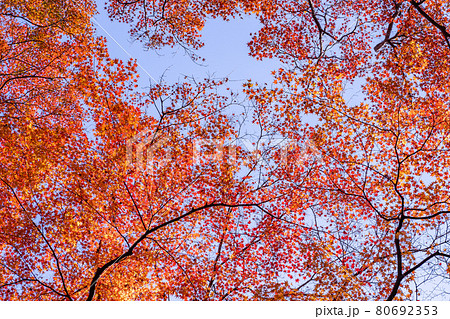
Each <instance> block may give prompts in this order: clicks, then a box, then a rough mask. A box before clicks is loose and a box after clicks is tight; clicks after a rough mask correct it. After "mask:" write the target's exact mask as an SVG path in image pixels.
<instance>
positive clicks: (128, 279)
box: [0, 0, 450, 300]
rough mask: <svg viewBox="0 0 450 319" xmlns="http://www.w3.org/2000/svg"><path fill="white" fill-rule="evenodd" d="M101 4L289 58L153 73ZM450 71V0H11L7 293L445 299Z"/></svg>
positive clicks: (1, 43) (5, 173)
mask: <svg viewBox="0 0 450 319" xmlns="http://www.w3.org/2000/svg"><path fill="white" fill-rule="evenodd" d="M97 5H102V6H103V5H105V6H106V8H107V12H108V14H109V16H110V18H111V19H114V20H116V21H120V22H124V23H126V25H127V27H128V29H129V32H130V36H131V37H132V38H133V39H135V40H137V41H140V42H141V43H142V45H143V46H144V48H146V49H149V51H148V54H155V53H154V52H155V51H154V50H158V49H161V48H164V47H173V48H181V49H182V50H185V51H186V53H187V54H189V55H190V56H191V57H192V59H193V60H194V61H201V57H199V56H198V55H197V53H196V52H197V50H198V49H199V48H200V47H202V46H203V42H202V37H201V34H202V32H201V30H202V28H203V26H204V25H205V23H207V21H208V20H212V19H225V20H232V19H235V18H240V17H243V18H244V19H245V17H248V16H254V17H257V19H259V21H260V30H259V31H258V32H257V33H255V34H252V35H251V36H249V42H248V48H249V54H250V55H251V56H252V57H254V58H255V59H259V60H263V59H277V60H278V61H280V63H281V65H282V67H280V68H279V69H277V70H274V71H273V72H272V75H273V81H272V83H269V84H262V83H257V82H255V81H252V80H251V74H249V76H248V77H249V79H250V80H248V81H245V82H244V83H242V85H241V86H240V87H238V88H237V87H236V86H235V85H234V84H233V86H231V85H230V84H229V82H228V81H227V79H213V78H208V79H189V78H186V79H185V80H184V81H180V82H177V83H167V82H164V81H161V82H160V83H153V84H152V86H151V87H150V88H145V89H144V88H142V87H140V86H139V85H137V84H136V83H137V81H138V70H137V65H136V62H135V61H134V60H129V61H121V60H118V59H115V58H113V57H110V56H109V54H108V50H107V47H106V40H105V39H104V38H102V37H99V36H98V35H97V34H96V30H95V24H94V23H93V22H92V18H93V17H94V16H95V14H96V12H97ZM449 83H450V3H449V2H448V1H447V0H422V1H415V0H411V1H405V0H380V1H368V0H295V1H293V0H260V1H256V0H250V1H241V0H226V1H225V0H155V1H144V0H134V1H119V0H108V1H106V3H104V4H103V3H95V2H94V1H93V0H82V1H71V0H33V1H23V0H2V1H1V2H0V217H1V218H0V299H2V300H167V299H185V300H394V299H395V300H415V299H421V300H422V299H445V298H448V294H447V295H446V294H445V290H446V289H447V293H448V288H449V287H450V282H449V281H450V277H449V276H450V268H449V266H448V265H449V262H450V219H449V218H450V118H449V115H450V85H449ZM311 119H314V120H311ZM248 141H252V143H253V144H252V143H250V144H251V147H250V146H249V145H250V144H249V143H248Z"/></svg>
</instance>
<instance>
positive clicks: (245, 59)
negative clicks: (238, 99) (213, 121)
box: [94, 1, 280, 88]
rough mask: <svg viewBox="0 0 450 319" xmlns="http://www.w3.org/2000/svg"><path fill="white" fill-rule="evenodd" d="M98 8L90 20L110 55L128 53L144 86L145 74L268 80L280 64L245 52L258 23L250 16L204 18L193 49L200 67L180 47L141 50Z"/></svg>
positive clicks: (125, 27)
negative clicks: (197, 46) (199, 38)
mask: <svg viewBox="0 0 450 319" xmlns="http://www.w3.org/2000/svg"><path fill="white" fill-rule="evenodd" d="M98 11H99V14H98V15H97V16H95V21H94V22H98V24H97V25H96V28H97V34H98V35H100V36H104V37H105V38H106V39H107V41H108V49H109V51H110V55H111V57H113V58H119V59H122V60H128V59H129V58H130V56H131V57H132V58H134V59H136V60H137V62H138V63H139V65H140V67H141V68H139V70H138V71H139V74H140V77H141V79H140V82H139V83H140V85H141V86H143V87H145V86H148V81H149V76H148V75H147V74H146V73H148V74H150V75H151V77H153V78H154V79H156V80H159V78H160V77H161V75H163V74H164V76H165V80H166V81H167V82H168V83H172V82H176V81H178V79H180V76H183V75H187V76H194V77H196V78H197V79H203V78H205V77H208V76H209V75H211V76H213V77H216V78H221V77H229V78H230V80H241V81H246V80H248V79H250V78H251V79H252V80H254V81H258V82H268V83H269V82H271V71H272V70H275V69H278V68H279V66H280V65H279V63H278V62H277V61H276V60H274V59H272V60H265V61H257V60H256V59H254V58H252V57H250V56H249V55H248V52H249V49H248V47H247V42H248V41H250V39H251V36H250V33H252V32H253V33H255V32H257V31H258V29H259V26H260V23H259V22H258V20H257V19H256V18H255V17H254V16H253V17H250V16H247V17H245V18H244V19H240V18H237V19H234V20H231V21H223V20H221V19H214V20H213V19H211V20H208V21H206V25H205V27H204V29H203V30H202V36H203V37H202V41H203V42H204V43H205V46H204V47H203V48H201V49H200V50H199V51H197V53H198V54H199V55H200V56H201V57H203V58H205V59H206V61H205V62H204V64H205V65H203V66H202V65H198V64H196V63H195V62H193V61H192V60H191V58H190V57H188V56H187V55H185V53H184V51H183V49H181V48H179V49H177V48H163V49H161V50H158V51H154V50H150V51H145V50H144V49H143V46H142V44H141V43H139V42H137V41H135V42H133V41H132V40H131V38H130V35H129V34H128V30H129V26H128V25H126V24H123V23H119V22H117V21H111V20H110V19H109V18H108V15H107V12H106V11H105V10H104V5H103V3H102V2H101V1H99V2H98ZM144 70H145V71H146V72H145V71H144ZM241 81H237V82H233V83H234V86H235V88H238V87H240V86H241V85H240V83H242V82H241Z"/></svg>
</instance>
